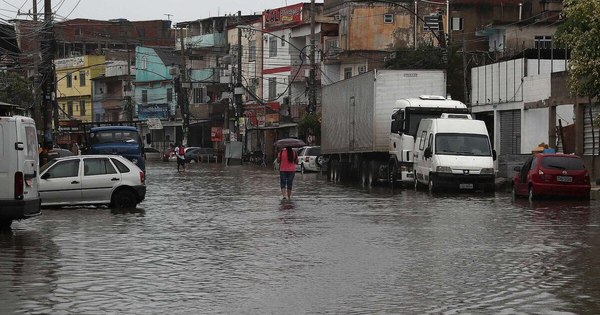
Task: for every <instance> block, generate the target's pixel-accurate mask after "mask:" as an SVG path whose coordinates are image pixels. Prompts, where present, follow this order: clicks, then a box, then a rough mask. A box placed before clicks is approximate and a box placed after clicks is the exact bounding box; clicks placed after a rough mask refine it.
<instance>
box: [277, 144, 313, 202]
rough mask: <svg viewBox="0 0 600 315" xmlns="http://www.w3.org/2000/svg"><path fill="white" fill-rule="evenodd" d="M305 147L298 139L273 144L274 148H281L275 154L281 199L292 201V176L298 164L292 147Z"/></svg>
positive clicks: (296, 155)
mask: <svg viewBox="0 0 600 315" xmlns="http://www.w3.org/2000/svg"><path fill="white" fill-rule="evenodd" d="M303 145H306V144H305V143H304V141H302V140H299V139H293V138H288V139H282V140H278V141H276V142H275V146H277V147H278V148H283V150H280V151H279V153H278V154H277V162H278V163H279V182H280V187H281V196H282V197H283V199H292V187H293V184H294V176H295V175H296V164H298V154H297V153H296V152H295V151H294V150H292V147H301V146H303Z"/></svg>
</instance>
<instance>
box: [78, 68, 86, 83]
mask: <svg viewBox="0 0 600 315" xmlns="http://www.w3.org/2000/svg"><path fill="white" fill-rule="evenodd" d="M79 86H85V71H80V72H79Z"/></svg>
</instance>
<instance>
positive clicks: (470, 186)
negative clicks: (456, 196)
mask: <svg viewBox="0 0 600 315" xmlns="http://www.w3.org/2000/svg"><path fill="white" fill-rule="evenodd" d="M458 188H460V189H473V184H459V185H458Z"/></svg>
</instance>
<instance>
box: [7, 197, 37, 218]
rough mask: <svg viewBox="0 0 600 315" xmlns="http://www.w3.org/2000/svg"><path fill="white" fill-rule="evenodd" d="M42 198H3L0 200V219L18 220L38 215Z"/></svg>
mask: <svg viewBox="0 0 600 315" xmlns="http://www.w3.org/2000/svg"><path fill="white" fill-rule="evenodd" d="M41 204H42V200H41V199H40V198H36V199H28V200H4V201H1V202H0V219H3V220H6V219H8V220H20V219H26V218H30V217H34V216H37V215H40V214H41V213H42V212H41V210H40V209H41Z"/></svg>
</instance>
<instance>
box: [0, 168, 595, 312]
mask: <svg viewBox="0 0 600 315" xmlns="http://www.w3.org/2000/svg"><path fill="white" fill-rule="evenodd" d="M278 184H279V177H278V173H276V172H274V171H273V169H272V167H259V166H249V165H244V166H241V167H240V166H230V167H224V166H223V165H217V164H191V165H188V171H187V172H186V173H177V172H176V166H175V164H174V163H162V162H156V163H154V164H149V165H148V166H147V185H148V194H147V198H146V200H145V201H144V202H142V203H141V204H140V205H139V206H138V209H136V210H135V211H125V212H115V211H111V210H110V209H107V208H83V209H81V208H70V209H69V208H67V209H45V210H44V211H43V215H42V216H39V217H36V218H33V219H30V220H26V221H19V222H15V223H13V229H12V232H8V233H4V234H2V235H0V287H1V288H2V289H1V290H0V313H2V314H6V313H31V314H48V313H53V314H83V313H107V312H110V313H117V314H149V313H150V314H152V313H170V314H189V313H198V314H199V313H202V314H207V313H227V314H229V313H234V314H235V313H244V314H265V313H274V314H297V313H338V314H340V313H341V314H372V313H395V314H417V313H419V314H420V313H433V314H440V313H442V314H455V313H504V314H514V313H529V314H548V313H551V312H558V313H576V314H597V313H599V312H600V216H599V215H598V212H599V211H600V210H599V207H598V206H599V205H600V202H598V201H591V202H588V201H557V200H553V201H538V202H534V203H529V201H527V199H521V200H517V201H516V202H513V201H512V200H511V197H510V194H508V193H504V192H502V193H500V192H499V193H496V194H495V196H494V195H476V194H460V195H452V194H447V195H440V196H434V197H432V196H430V195H429V194H428V193H426V192H423V191H418V192H415V191H414V190H401V189H397V190H395V191H392V189H391V188H389V187H377V188H373V189H365V188H361V187H356V186H351V187H348V186H342V185H334V184H332V183H329V182H327V181H326V180H324V179H323V178H322V177H319V176H318V174H314V173H312V174H304V175H302V174H299V173H298V174H297V175H296V179H295V189H294V193H295V197H294V198H293V199H292V201H287V202H286V201H282V200H281V197H280V192H279V187H278Z"/></svg>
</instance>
